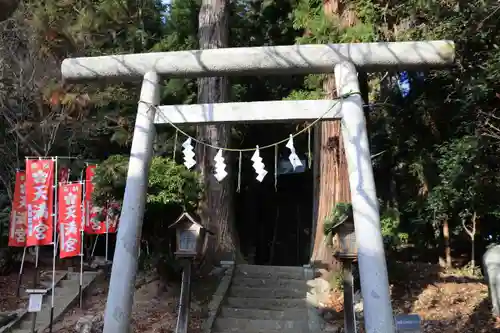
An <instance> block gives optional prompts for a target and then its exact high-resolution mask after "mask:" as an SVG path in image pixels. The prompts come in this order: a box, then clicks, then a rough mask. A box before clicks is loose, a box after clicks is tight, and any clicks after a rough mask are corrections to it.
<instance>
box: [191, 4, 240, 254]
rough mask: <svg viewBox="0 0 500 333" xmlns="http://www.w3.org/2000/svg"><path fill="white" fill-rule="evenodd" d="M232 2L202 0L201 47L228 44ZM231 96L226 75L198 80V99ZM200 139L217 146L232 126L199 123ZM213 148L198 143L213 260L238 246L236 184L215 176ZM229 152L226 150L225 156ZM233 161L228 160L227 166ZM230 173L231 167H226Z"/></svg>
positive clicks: (202, 207)
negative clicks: (234, 205) (235, 223)
mask: <svg viewBox="0 0 500 333" xmlns="http://www.w3.org/2000/svg"><path fill="white" fill-rule="evenodd" d="M228 18H229V4H228V1H227V0H202V2H201V8H200V13H199V30H198V34H199V48H200V49H215V48H223V47H228V34H229V31H228V29H229V27H228ZM228 100H229V82H228V78H227V77H208V78H201V79H199V80H198V103H221V102H227V101H228ZM197 137H198V139H199V140H201V141H203V142H205V143H208V144H210V145H213V146H218V147H228V146H230V144H231V126H230V125H226V124H216V125H204V126H198V128H197ZM216 153H217V151H216V150H215V149H213V148H210V147H207V146H204V145H197V156H198V161H199V162H198V163H199V170H200V172H201V179H202V182H203V198H202V201H201V203H200V215H201V217H202V220H203V221H205V223H207V226H208V228H209V229H211V231H212V232H214V233H215V240H214V241H213V242H211V244H209V247H208V249H209V256H210V257H211V259H212V260H218V259H222V258H231V259H233V258H235V255H238V254H239V246H238V239H237V234H236V230H235V227H234V212H233V200H232V197H233V184H232V181H231V180H229V179H226V180H225V181H223V182H220V183H219V182H218V181H217V180H216V179H215V177H214V175H213V174H214V168H213V164H214V157H215V155H216ZM225 157H226V158H228V157H229V156H228V155H227V154H226V156H225ZM229 167H230V163H227V168H229ZM227 171H228V173H229V174H231V172H230V170H227Z"/></svg>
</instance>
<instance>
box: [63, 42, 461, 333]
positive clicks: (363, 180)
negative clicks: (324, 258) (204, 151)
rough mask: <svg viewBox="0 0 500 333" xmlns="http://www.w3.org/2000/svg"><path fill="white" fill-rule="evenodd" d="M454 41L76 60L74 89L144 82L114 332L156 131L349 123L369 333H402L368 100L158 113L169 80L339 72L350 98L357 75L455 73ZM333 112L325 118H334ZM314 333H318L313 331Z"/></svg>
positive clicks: (111, 321)
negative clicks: (184, 126)
mask: <svg viewBox="0 0 500 333" xmlns="http://www.w3.org/2000/svg"><path fill="white" fill-rule="evenodd" d="M454 57H455V52H454V44H453V42H450V41H430V42H403V43H359V44H328V45H291V46H278V47H257V48H228V49H212V50H203V51H200V50H196V51H180V52H167V53H147V54H132V55H117V56H105V57H94V58H76V59H66V60H65V61H64V62H63V64H62V74H63V77H64V78H65V79H68V80H71V81H84V80H96V79H106V78H115V79H131V78H139V77H142V78H143V83H142V89H141V97H140V98H141V100H140V102H139V106H138V111H137V119H136V123H135V129H134V138H133V141H132V148H131V153H130V154H131V156H130V162H129V170H128V175H127V184H126V188H125V197H124V202H123V208H122V213H121V216H120V226H119V228H118V235H117V244H116V249H115V256H114V258H115V260H114V261H113V267H112V274H111V281H110V288H109V293H108V300H107V304H106V311H105V317H104V333H127V332H129V330H130V314H131V310H132V303H133V293H134V289H135V288H134V282H135V277H136V271H137V259H138V258H137V254H138V246H139V245H138V244H139V240H140V237H141V229H142V218H143V215H144V207H145V200H146V191H147V182H148V171H149V164H150V160H151V157H152V156H151V155H152V144H153V139H154V136H155V129H154V125H155V124H164V123H176V124H181V123H189V124H209V123H237V122H264V121H275V122H277V121H281V122H286V121H288V122H289V121H301V120H308V119H317V118H320V117H323V119H325V120H326V119H334V118H337V119H338V118H340V119H342V136H343V138H344V144H345V150H346V156H347V162H348V170H349V183H350V189H351V195H352V205H353V211H354V224H355V229H356V239H357V242H358V244H357V245H358V262H359V270H360V276H361V292H362V295H363V302H364V316H365V326H366V327H365V328H366V329H365V331H366V332H367V333H394V323H393V314H392V307H391V302H390V292H389V284H388V276H387V266H386V262H385V254H384V247H383V241H382V233H381V229H380V218H379V211H378V201H377V196H376V192H375V184H374V179H373V170H372V165H371V158H370V150H369V145H368V135H367V132H366V123H365V117H364V114H363V101H362V99H361V96H360V95H359V94H354V95H351V96H349V97H347V98H345V99H342V100H341V101H340V103H337V102H335V101H327V100H318V101H274V102H251V103H222V104H210V105H178V106H158V99H159V97H158V96H159V89H160V88H159V75H165V76H166V77H201V76H224V75H262V74H264V75H265V74H267V75H269V74H286V75H292V74H311V73H331V72H332V71H334V72H335V78H336V80H337V82H336V85H337V90H338V91H339V94H340V95H344V94H347V93H353V92H359V84H358V78H357V72H356V67H362V68H364V70H368V71H370V70H371V71H394V70H409V69H424V68H426V69H428V68H439V67H445V66H449V65H451V64H453V62H454ZM326 110H328V112H326V113H325V111H326ZM311 333H313V332H311Z"/></svg>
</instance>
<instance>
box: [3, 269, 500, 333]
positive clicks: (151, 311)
mask: <svg viewBox="0 0 500 333" xmlns="http://www.w3.org/2000/svg"><path fill="white" fill-rule="evenodd" d="M389 271H390V275H391V281H392V282H391V291H392V299H393V308H394V312H395V313H418V314H419V315H420V316H421V318H422V319H423V325H422V332H424V333H437V332H440V333H487V332H488V333H495V332H498V333H500V326H499V325H498V324H497V323H496V321H495V320H494V318H492V316H491V315H490V313H491V310H490V304H491V303H490V300H489V297H488V288H487V286H486V284H485V283H484V279H483V278H481V277H474V276H468V275H464V274H463V273H460V272H445V271H443V270H442V269H441V268H440V267H439V266H437V265H429V264H409V263H404V264H398V266H397V267H392V268H391V267H390V268H389ZM391 272H393V273H391ZM28 274H29V273H27V275H28ZM16 280H17V274H15V273H14V274H11V275H9V276H4V277H0V286H1V287H0V310H1V311H8V310H15V309H17V308H18V307H21V306H25V301H24V300H19V299H18V298H17V297H16V296H15V285H16ZM25 280H29V279H25ZM217 282H218V278H216V277H214V278H212V279H208V280H207V279H204V280H196V279H195V281H194V283H193V295H194V299H193V301H192V306H191V323H190V325H191V327H190V332H191V333H198V332H200V325H201V322H202V320H203V318H205V316H206V305H207V304H208V302H209V301H210V298H211V295H212V293H213V292H214V290H215V288H216V286H217ZM28 283H29V281H25V283H24V285H25V286H27V284H28ZM106 295H107V282H106V281H103V282H101V283H99V284H97V285H96V286H95V287H94V288H92V292H91V294H90V295H88V296H87V298H86V301H85V306H84V310H80V309H78V308H77V309H74V310H72V311H69V312H68V313H67V314H66V315H65V316H64V318H63V319H62V320H60V321H59V323H58V324H57V325H56V327H55V330H54V332H59V333H70V332H74V330H73V328H74V327H75V323H76V321H77V320H78V319H79V318H81V317H82V316H85V315H97V314H99V313H103V311H104V307H105V301H106ZM178 295H179V290H178V288H177V287H175V286H172V287H171V288H169V289H168V290H167V291H161V290H159V289H158V282H157V281H152V282H150V283H147V284H145V285H143V286H142V287H140V288H139V289H138V290H137V291H136V294H135V297H134V300H135V305H134V309H133V319H132V326H133V329H134V332H145V333H153V332H154V333H170V332H173V331H174V329H175V323H176V304H177V299H178ZM329 306H330V307H332V308H334V309H336V310H337V311H338V316H337V318H336V320H338V321H339V323H341V322H342V306H343V304H342V294H341V293H340V292H335V293H332V295H331V302H330V304H329ZM359 332H362V329H360V330H359Z"/></svg>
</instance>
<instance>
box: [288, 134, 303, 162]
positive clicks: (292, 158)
mask: <svg viewBox="0 0 500 333" xmlns="http://www.w3.org/2000/svg"><path fill="white" fill-rule="evenodd" d="M286 147H287V148H288V149H290V156H288V159H289V160H290V163H291V164H292V167H293V170H295V169H296V168H297V167H299V166H302V162H301V161H300V158H299V156H297V153H296V152H295V147H294V145H293V135H291V134H290V139H289V140H288V143H287V144H286Z"/></svg>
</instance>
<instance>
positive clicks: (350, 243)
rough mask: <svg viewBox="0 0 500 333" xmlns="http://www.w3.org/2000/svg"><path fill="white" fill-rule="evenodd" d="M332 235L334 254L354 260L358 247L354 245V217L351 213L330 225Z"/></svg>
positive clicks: (340, 257) (340, 258)
mask: <svg viewBox="0 0 500 333" xmlns="http://www.w3.org/2000/svg"><path fill="white" fill-rule="evenodd" d="M332 233H333V234H334V235H335V236H334V242H333V245H334V256H335V257H336V258H337V259H339V260H342V259H347V260H356V259H357V257H358V248H357V246H356V234H355V232H354V219H353V218H352V214H346V215H344V216H343V217H342V218H341V219H340V221H339V222H338V223H337V224H336V225H334V226H333V227H332Z"/></svg>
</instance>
